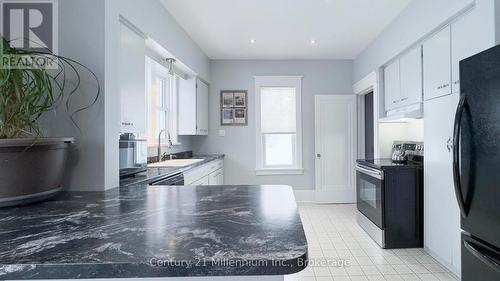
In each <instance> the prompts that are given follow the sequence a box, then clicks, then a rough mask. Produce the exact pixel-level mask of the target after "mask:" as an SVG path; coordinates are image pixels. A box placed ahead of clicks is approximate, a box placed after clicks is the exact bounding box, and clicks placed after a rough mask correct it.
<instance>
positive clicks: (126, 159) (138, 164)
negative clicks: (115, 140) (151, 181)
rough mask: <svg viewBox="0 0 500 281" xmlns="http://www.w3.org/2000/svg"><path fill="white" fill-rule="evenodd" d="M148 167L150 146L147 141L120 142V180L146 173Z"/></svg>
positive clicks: (131, 140)
mask: <svg viewBox="0 0 500 281" xmlns="http://www.w3.org/2000/svg"><path fill="white" fill-rule="evenodd" d="M147 165H148V144H147V141H146V140H143V139H130V140H123V139H121V140H120V178H125V177H129V176H133V175H135V174H137V173H140V172H144V171H146V169H147Z"/></svg>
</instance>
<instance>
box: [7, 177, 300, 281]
mask: <svg viewBox="0 0 500 281" xmlns="http://www.w3.org/2000/svg"><path fill="white" fill-rule="evenodd" d="M0 241H1V244H0V279H75V278H146V277H174V276H234V275H285V274H291V273H295V272H298V271H300V270H302V269H303V268H305V265H304V264H300V263H301V262H305V261H306V258H307V241H306V237H305V234H304V230H303V227H302V223H301V220H300V216H299V213H298V209H297V205H296V203H295V198H294V195H293V191H292V189H291V188H290V187H288V186H198V187H191V186H147V184H145V183H143V184H137V185H131V186H128V187H122V188H115V189H112V190H109V191H106V192H67V193H62V194H61V195H59V196H58V197H56V198H55V199H53V200H51V201H47V202H42V203H37V204H33V205H28V206H24V207H15V208H4V209H0Z"/></svg>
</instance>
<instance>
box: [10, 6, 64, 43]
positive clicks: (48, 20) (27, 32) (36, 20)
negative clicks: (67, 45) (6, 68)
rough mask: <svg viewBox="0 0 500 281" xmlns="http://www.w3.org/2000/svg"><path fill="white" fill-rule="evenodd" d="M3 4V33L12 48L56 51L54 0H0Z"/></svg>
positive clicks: (55, 10) (55, 11)
mask: <svg viewBox="0 0 500 281" xmlns="http://www.w3.org/2000/svg"><path fill="white" fill-rule="evenodd" d="M0 3H1V14H2V21H1V25H2V35H3V36H4V37H5V39H7V40H8V41H10V42H11V46H12V47H14V48H16V49H22V50H27V51H39V52H47V51H48V50H50V51H52V52H57V42H56V37H57V29H56V27H57V17H56V13H57V9H56V8H57V7H56V6H57V5H56V2H55V1H52V0H43V1H42V0H40V1H36V0H34V1H20V0H0ZM47 49H48V50H47Z"/></svg>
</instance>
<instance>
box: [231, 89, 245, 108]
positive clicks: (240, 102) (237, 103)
mask: <svg viewBox="0 0 500 281" xmlns="http://www.w3.org/2000/svg"><path fill="white" fill-rule="evenodd" d="M234 107H247V93H246V92H235V93H234Z"/></svg>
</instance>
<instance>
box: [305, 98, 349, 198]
mask: <svg viewBox="0 0 500 281" xmlns="http://www.w3.org/2000/svg"><path fill="white" fill-rule="evenodd" d="M325 100H335V101H337V100H350V101H353V102H354V109H353V112H352V115H351V118H352V119H351V123H352V125H353V127H354V129H353V130H352V131H351V139H352V140H353V141H352V142H351V143H350V148H351V150H352V155H351V162H352V163H350V164H349V165H348V167H349V171H350V172H349V175H350V185H351V189H352V191H353V193H352V194H347V193H346V194H344V195H342V198H339V199H332V198H331V197H329V196H328V194H326V193H325V192H320V191H321V188H320V186H319V185H320V183H321V176H322V175H321V169H319V167H320V162H319V161H320V157H318V156H317V155H318V154H320V153H321V151H319V148H320V136H321V132H320V129H319V124H320V122H319V119H320V116H319V104H320V102H323V101H325ZM356 119H357V116H356V96H355V95H352V94H346V95H315V96H314V142H315V157H314V158H315V190H314V192H315V202H316V203H323V204H328V203H336V204H344V203H356V171H355V169H354V164H355V162H356V153H357V150H356V147H357V137H356V132H357V120H356Z"/></svg>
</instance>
